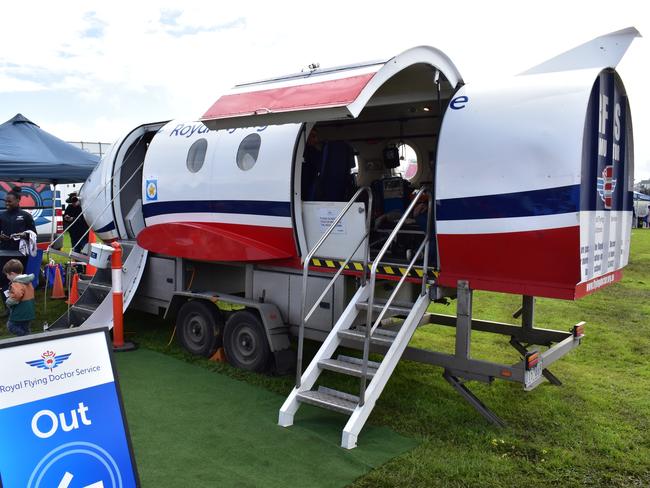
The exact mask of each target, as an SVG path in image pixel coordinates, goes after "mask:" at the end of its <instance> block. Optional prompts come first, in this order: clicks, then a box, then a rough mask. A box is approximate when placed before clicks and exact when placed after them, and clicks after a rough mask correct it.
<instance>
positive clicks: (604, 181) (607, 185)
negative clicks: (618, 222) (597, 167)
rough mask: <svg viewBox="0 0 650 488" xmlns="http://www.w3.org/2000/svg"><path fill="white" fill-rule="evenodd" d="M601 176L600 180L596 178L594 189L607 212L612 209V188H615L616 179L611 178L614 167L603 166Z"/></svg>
mask: <svg viewBox="0 0 650 488" xmlns="http://www.w3.org/2000/svg"><path fill="white" fill-rule="evenodd" d="M602 175H603V177H602V178H598V181H597V184H596V189H597V190H598V195H600V199H601V200H602V201H603V203H604V204H605V208H606V209H608V210H609V209H611V208H612V195H614V188H616V179H614V178H612V176H613V175H614V167H613V166H612V165H611V164H610V165H609V166H605V168H604V169H603V173H602Z"/></svg>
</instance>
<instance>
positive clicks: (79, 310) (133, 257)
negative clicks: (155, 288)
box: [46, 240, 147, 330]
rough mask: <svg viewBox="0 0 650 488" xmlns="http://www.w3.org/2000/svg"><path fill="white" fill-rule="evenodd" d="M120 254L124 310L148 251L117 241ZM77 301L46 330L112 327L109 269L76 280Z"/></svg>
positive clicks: (130, 297)
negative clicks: (119, 246)
mask: <svg viewBox="0 0 650 488" xmlns="http://www.w3.org/2000/svg"><path fill="white" fill-rule="evenodd" d="M120 245H121V246H122V252H123V260H124V266H123V267H122V283H123V288H124V299H123V303H124V310H126V309H127V307H128V306H129V303H130V302H131V299H132V298H133V296H134V295H135V292H136V290H137V288H138V284H139V283H140V279H141V277H142V274H143V272H144V267H145V264H146V261H147V251H146V250H144V249H142V248H141V247H139V246H138V245H137V244H136V242H135V241H126V240H124V241H120ZM78 287H79V294H80V295H79V300H78V301H77V302H76V303H75V304H74V305H71V306H70V307H69V308H68V310H67V311H66V313H64V314H63V315H61V317H59V318H58V319H57V320H55V321H54V322H53V323H52V324H50V325H48V326H47V327H46V330H56V329H69V328H73V327H81V326H84V327H97V326H107V327H109V328H112V327H113V298H112V293H111V269H98V270H97V272H96V273H95V276H93V277H89V278H87V279H80V280H79V284H78Z"/></svg>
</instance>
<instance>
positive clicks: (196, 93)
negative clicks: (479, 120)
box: [0, 0, 650, 180]
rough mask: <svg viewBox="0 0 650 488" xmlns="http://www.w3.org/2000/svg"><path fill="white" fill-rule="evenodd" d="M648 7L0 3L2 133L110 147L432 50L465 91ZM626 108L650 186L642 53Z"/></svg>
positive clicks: (642, 174) (643, 25)
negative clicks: (278, 88) (30, 129)
mask: <svg viewBox="0 0 650 488" xmlns="http://www.w3.org/2000/svg"><path fill="white" fill-rule="evenodd" d="M646 12H647V9H646V3H645V2H643V1H624V0H617V1H616V2H611V1H610V2H603V1H584V2H583V1H569V0H562V1H551V0H545V1H543V2H525V1H520V0H519V1H499V0H492V1H478V2H473V1H464V2H446V3H439V2H434V1H426V2H412V1H407V0H399V1H395V2H388V3H386V2H384V3H382V2H379V1H373V2H360V1H358V2H355V1H351V0H347V1H344V2H343V1H335V0H329V1H320V2H305V1H303V2H295V3H293V2H278V1H276V2H273V1H269V0H267V1H262V2H246V1H239V2H201V3H200V4H199V3H198V2H197V3H192V4H189V3H187V2H178V1H175V2H170V1H166V0H158V1H155V2H149V1H140V0H132V1H130V2H121V1H111V2H108V1H102V2H98V1H88V0H86V1H66V2H52V1H42V2H41V1H30V2H5V3H3V12H2V15H1V16H0V122H3V121H5V120H7V119H9V118H11V117H12V116H14V115H15V114H16V113H18V112H20V113H22V114H23V115H25V116H26V117H28V118H29V119H31V120H32V121H34V122H35V123H37V124H38V125H40V126H41V127H42V128H43V129H45V130H47V131H49V132H51V133H53V134H54V135H56V136H58V137H60V138H62V139H65V140H69V141H79V140H84V141H89V142H96V141H101V142H113V141H114V140H115V139H117V138H118V137H120V136H121V135H123V134H124V133H126V132H127V131H129V130H130V129H132V128H134V127H135V126H137V125H139V124H141V123H144V122H152V121H156V120H166V119H171V118H178V117H182V118H191V119H196V118H198V117H200V116H201V115H202V114H203V113H204V112H205V111H206V110H207V109H208V108H209V106H210V105H211V104H212V103H213V102H214V101H215V100H216V99H217V98H219V96H220V95H221V94H222V93H223V92H224V91H226V90H227V89H228V88H230V87H231V86H232V85H234V84H236V83H239V82H242V81H250V80H255V79H259V78H265V77H268V76H271V75H276V74H287V73H293V72H297V71H300V70H301V69H302V68H304V67H306V66H307V65H308V64H310V63H313V62H319V63H320V65H321V67H328V66H336V65H340V64H346V63H352V62H357V61H365V60H374V59H387V58H390V57H392V56H394V55H397V54H399V53H400V52H402V51H403V50H405V49H408V48H409V47H413V46H416V45H421V44H426V45H431V46H435V47H437V48H439V49H441V50H443V51H444V52H445V53H446V54H447V55H448V56H449V57H450V58H451V59H452V61H453V62H454V63H455V65H456V66H457V68H458V69H459V71H460V73H461V75H462V76H463V79H464V80H465V82H466V83H468V84H470V83H479V82H480V81H481V80H485V79H489V78H490V77H494V76H499V77H501V76H504V75H509V74H513V75H514V74H517V73H519V72H521V71H524V70H525V69H526V68H528V67H531V66H533V65H536V64H538V63H540V62H542V61H544V60H546V59H548V58H550V57H552V56H554V55H556V54H559V53H560V52H563V51H566V50H567V49H570V48H572V47H574V46H576V45H578V44H581V43H583V42H586V41H588V40H590V39H592V38H594V37H597V36H599V35H602V34H605V33H609V32H612V31H615V30H619V29H622V28H625V27H630V26H634V27H636V28H637V29H638V30H639V31H640V32H641V34H645V35H647V36H650V25H649V24H650V15H648V14H647V13H646ZM618 71H619V73H620V74H621V76H622V78H623V82H624V83H625V85H626V89H627V92H628V96H629V99H630V104H631V108H632V115H633V124H634V133H635V166H636V167H635V177H636V179H637V180H639V179H644V178H650V113H649V109H650V93H649V92H650V90H649V89H648V85H649V84H650V48H649V47H648V41H647V40H646V39H644V38H639V39H636V40H635V41H634V43H633V44H632V47H631V48H630V50H629V51H628V53H627V55H626V57H625V58H624V59H623V61H622V62H621V64H620V65H619V67H618Z"/></svg>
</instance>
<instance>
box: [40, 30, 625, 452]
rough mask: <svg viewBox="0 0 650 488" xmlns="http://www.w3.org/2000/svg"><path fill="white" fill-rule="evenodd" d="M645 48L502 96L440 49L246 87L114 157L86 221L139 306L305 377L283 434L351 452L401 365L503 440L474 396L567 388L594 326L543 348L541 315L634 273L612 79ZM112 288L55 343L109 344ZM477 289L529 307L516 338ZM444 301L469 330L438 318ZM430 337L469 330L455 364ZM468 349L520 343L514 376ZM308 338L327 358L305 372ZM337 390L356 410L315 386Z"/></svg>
mask: <svg viewBox="0 0 650 488" xmlns="http://www.w3.org/2000/svg"><path fill="white" fill-rule="evenodd" d="M636 36H638V32H637V31H636V30H635V29H633V28H630V29H625V30H622V31H618V32H614V33H612V34H608V35H605V36H602V37H599V38H596V39H594V40H593V41H590V42H588V43H586V44H583V45H582V46H579V47H577V48H575V49H572V50H570V51H567V52H566V53H564V54H561V55H559V56H557V57H555V58H553V59H550V60H548V61H546V62H545V63H542V64H540V65H538V66H536V67H534V68H532V69H530V70H528V71H526V72H525V73H522V74H520V75H518V76H514V77H511V78H506V79H503V80H491V82H490V85H489V86H488V85H481V84H480V83H479V84H476V85H473V84H471V83H467V84H465V82H464V81H463V79H462V78H461V75H460V73H459V72H458V70H457V69H456V67H455V66H454V64H453V63H452V62H451V60H450V59H449V58H448V57H447V56H445V54H443V53H442V52H441V51H439V50H437V49H435V48H432V47H425V46H422V47H416V48H413V49H409V50H408V51H405V52H403V53H402V54H400V55H398V56H396V57H394V58H391V59H389V60H388V61H385V62H371V63H363V64H357V65H352V66H344V67H340V68H332V69H314V70H310V71H307V72H303V73H299V74H296V75H290V76H284V77H277V78H274V79H270V80H265V81H260V82H256V83H248V84H243V85H238V86H236V87H234V88H233V89H232V91H230V92H229V93H227V94H226V95H224V96H222V97H221V98H219V99H218V100H217V101H216V102H215V103H214V104H213V105H212V106H211V107H210V108H209V109H208V110H207V112H205V114H204V115H203V116H202V117H201V119H200V120H199V121H182V120H172V121H167V122H157V123H151V124H145V125H142V126H140V127H137V128H136V129H134V130H132V131H131V132H129V133H128V134H127V135H126V136H125V137H124V138H122V139H121V140H119V141H118V142H117V143H116V144H115V145H113V147H112V148H111V151H110V152H109V153H108V154H107V155H106V156H105V157H104V159H103V160H102V162H101V163H100V165H99V166H98V167H97V169H96V170H95V171H94V172H93V174H92V175H91V176H90V177H89V178H88V180H87V181H86V183H85V184H84V186H83V189H82V191H81V199H82V204H83V208H84V209H85V210H84V211H85V217H86V220H87V221H88V222H89V224H91V225H92V227H93V228H94V229H95V231H96V232H97V234H98V235H99V237H100V238H101V239H103V240H104V241H110V240H119V241H121V242H122V245H123V247H124V248H125V255H126V256H127V258H126V262H125V264H124V267H123V270H122V272H123V275H124V276H123V281H124V282H125V283H127V284H126V285H125V298H124V308H125V307H127V306H129V303H131V304H132V306H134V307H135V308H139V309H141V310H146V311H149V312H153V313H159V314H165V317H166V318H168V319H172V320H174V321H175V323H176V328H175V333H176V337H177V338H178V340H179V342H180V344H181V345H182V346H183V347H184V348H186V349H187V350H188V351H190V352H192V353H194V354H200V355H203V356H206V357H212V356H213V355H214V357H215V359H219V358H224V357H225V358H226V359H227V360H228V362H230V363H231V364H232V365H234V366H236V367H239V368H243V369H247V370H251V371H258V372H260V371H266V370H268V369H269V368H270V367H273V368H275V369H276V370H277V371H285V372H286V371H289V370H291V369H293V368H294V367H295V369H296V386H295V388H294V389H293V390H292V392H291V393H290V394H289V396H288V397H287V400H286V401H285V403H284V405H283V406H282V408H281V409H280V412H279V416H278V423H279V424H280V425H281V426H284V427H288V426H290V425H292V424H293V421H294V414H295V412H296V411H297V409H298V407H299V405H300V404H301V403H310V404H313V405H317V406H320V407H324V408H328V409H331V410H335V411H338V412H341V413H344V414H348V415H349V416H350V418H349V420H348V423H347V424H346V426H345V428H344V429H343V433H342V439H341V445H342V446H343V447H345V448H353V447H354V446H356V442H357V436H358V434H359V432H360V431H361V429H362V427H363V425H364V424H365V421H366V420H367V418H368V416H369V415H370V412H371V411H372V408H373V407H374V405H375V403H376V402H377V400H378V398H379V396H380V395H381V392H382V391H383V388H384V387H385V386H386V383H387V381H388V379H389V378H390V376H391V374H392V372H393V371H394V370H395V367H396V365H397V363H398V362H399V360H400V359H401V358H402V357H404V358H407V359H411V360H414V361H419V362H423V363H427V364H431V365H435V366H438V367H441V368H443V371H444V373H443V377H444V378H445V380H446V381H447V382H449V383H450V384H451V385H452V386H453V387H454V389H456V390H457V391H458V392H460V393H461V394H462V396H463V398H465V399H466V400H468V401H469V402H470V403H471V404H472V406H474V408H476V409H477V410H478V411H479V412H480V413H481V414H482V415H483V416H484V417H485V418H486V419H487V420H488V421H489V422H491V423H493V424H496V425H503V421H502V420H501V419H499V417H497V416H496V414H494V413H493V412H492V411H491V410H489V408H487V407H486V406H485V405H484V404H483V403H482V402H480V401H479V400H478V399H477V398H476V396H475V395H474V394H473V393H472V392H471V391H470V390H469V389H468V387H467V385H466V384H465V382H466V381H468V380H480V381H484V382H486V383H491V382H492V381H493V380H494V379H496V378H498V379H502V380H506V381H511V382H517V383H520V384H522V385H523V387H524V388H525V389H526V390H532V389H533V388H535V387H536V386H538V385H539V384H541V383H542V382H544V381H549V382H550V383H552V384H553V385H561V381H560V380H559V379H558V378H557V377H556V376H555V375H553V374H552V373H551V371H550V370H549V367H551V365H552V364H553V363H554V362H555V361H557V360H559V359H560V358H561V357H563V356H564V355H566V354H567V353H568V352H570V351H571V350H573V349H574V348H576V347H577V346H578V345H579V344H580V343H581V341H582V338H583V337H584V323H578V324H575V325H574V326H573V327H572V328H571V330H570V331H569V332H567V329H568V327H560V328H558V329H557V330H552V329H539V328H536V327H535V324H534V316H535V314H534V305H535V298H534V297H549V298H560V299H567V300H574V299H577V298H580V297H582V296H584V295H586V294H589V293H592V292H594V291H597V290H599V289H601V288H603V287H605V286H608V285H610V284H612V283H614V282H616V281H618V280H620V278H621V270H622V268H623V267H624V266H625V265H626V264H627V262H628V256H629V249H630V234H631V227H632V201H633V198H632V196H633V192H632V183H633V173H634V167H633V147H632V144H633V140H632V123H631V113H630V104H629V102H628V98H627V95H626V92H625V88H624V86H623V82H622V80H621V78H620V77H619V75H618V74H617V72H616V71H615V67H616V65H617V63H618V62H619V60H620V59H621V57H622V56H623V54H624V53H625V51H626V49H627V47H628V46H629V45H630V43H631V42H632V40H633V38H634V37H636ZM110 276H111V275H110V273H109V272H108V271H107V270H104V271H103V272H102V271H100V272H98V273H97V274H96V275H95V277H94V278H93V280H92V282H89V283H87V284H86V291H85V292H84V293H83V295H82V296H81V298H80V300H79V302H78V303H77V304H75V305H73V306H72V307H71V311H70V313H67V314H65V315H64V316H62V317H61V318H60V319H59V320H58V321H57V322H55V323H54V324H53V325H52V327H53V328H68V327H73V326H78V325H80V324H82V325H86V324H90V325H109V326H110V325H111V324H112V315H111V306H110V303H109V302H110V296H109V294H108V291H107V290H109V289H110V288H109V287H108V285H107V281H108V280H110ZM108 282H109V283H110V281H108ZM136 290H137V293H136ZM473 290H490V291H496V292H504V293H511V294H518V295H522V306H521V311H520V312H518V313H516V314H515V316H519V315H520V316H521V323H520V324H517V325H515V324H505V323H500V322H491V321H486V320H475V319H473V318H472V297H473V295H472V293H473ZM450 298H451V299H456V300H457V307H456V309H457V312H456V315H455V316H450V315H444V314H439V313H435V312H433V311H431V309H430V308H429V305H430V304H431V302H432V301H443V302H446V301H447V300H448V299H450ZM100 302H101V303H100ZM424 324H436V325H440V326H445V327H455V346H454V351H453V353H449V351H446V350H445V351H430V350H426V349H420V348H416V347H413V346H409V341H410V339H411V337H412V336H413V334H414V333H415V331H416V329H417V327H419V326H420V325H424ZM430 330H431V332H432V333H433V332H435V331H437V330H440V329H439V328H435V330H434V329H430ZM473 330H479V331H482V332H490V333H495V334H501V335H504V336H506V337H507V338H508V340H509V344H510V345H511V346H512V347H513V348H514V349H515V350H516V351H517V353H518V354H519V357H520V359H519V360H518V361H517V362H516V363H514V364H512V363H506V364H501V363H496V362H493V361H487V360H484V359H474V358H473V357H472V355H471V338H472V334H471V332H472V331H473ZM292 338H297V348H292V347H291V339H292ZM305 338H306V339H313V340H317V341H320V342H322V345H321V347H320V348H319V349H318V351H317V352H316V354H315V355H314V357H313V358H312V360H311V363H310V364H309V365H308V366H307V367H305V368H304V370H303V342H304V339H305ZM222 347H223V352H224V354H221V353H220V351H221V348H222ZM341 347H342V348H345V349H340V348H341ZM350 348H352V349H357V350H360V351H362V352H361V357H358V356H355V357H350V356H347V354H348V352H347V351H349V349H350ZM336 351H340V352H341V354H339V355H338V356H336V357H335V355H336V354H337V352H336ZM371 351H372V352H375V353H378V354H379V355H380V356H381V357H382V359H381V361H378V362H375V361H370V360H369V353H370V352H371ZM325 370H327V371H333V372H336V373H338V374H346V375H351V376H355V377H357V378H361V380H360V381H359V383H358V384H359V390H358V391H357V392H338V391H336V390H333V389H331V388H326V387H324V386H323V385H322V384H320V383H319V384H318V386H316V384H317V381H318V379H319V376H320V373H321V372H322V371H325ZM316 388H317V389H316Z"/></svg>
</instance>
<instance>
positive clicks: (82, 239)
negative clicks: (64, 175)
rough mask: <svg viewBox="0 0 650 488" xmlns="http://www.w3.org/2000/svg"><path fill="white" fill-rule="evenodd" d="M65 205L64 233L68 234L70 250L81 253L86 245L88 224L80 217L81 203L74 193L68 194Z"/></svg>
mask: <svg viewBox="0 0 650 488" xmlns="http://www.w3.org/2000/svg"><path fill="white" fill-rule="evenodd" d="M65 203H67V204H68V205H67V206H66V207H65V212H64V214H63V221H64V222H65V223H66V224H67V227H66V231H67V232H68V233H69V234H70V243H71V244H72V246H73V247H72V249H73V250H74V251H75V252H81V251H82V250H83V247H84V246H85V245H86V244H87V243H88V224H87V223H86V220H85V219H84V218H83V216H82V215H81V214H82V210H81V201H80V200H79V197H78V196H77V194H76V193H70V196H69V197H68V199H67V200H66V201H65Z"/></svg>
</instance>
